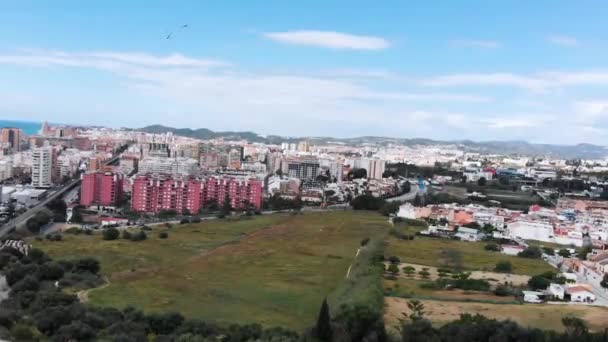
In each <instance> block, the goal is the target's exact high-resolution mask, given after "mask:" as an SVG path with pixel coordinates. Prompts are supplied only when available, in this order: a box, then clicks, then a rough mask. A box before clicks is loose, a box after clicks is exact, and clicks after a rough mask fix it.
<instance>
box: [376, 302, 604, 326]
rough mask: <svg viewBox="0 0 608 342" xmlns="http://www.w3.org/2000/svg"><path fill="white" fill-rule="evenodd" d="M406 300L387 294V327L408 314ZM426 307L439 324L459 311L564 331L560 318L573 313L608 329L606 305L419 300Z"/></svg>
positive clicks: (455, 315) (426, 313)
mask: <svg viewBox="0 0 608 342" xmlns="http://www.w3.org/2000/svg"><path fill="white" fill-rule="evenodd" d="M407 301H408V300H407V299H403V298H394V297H387V298H386V301H385V304H386V307H385V320H386V324H387V327H389V328H392V327H395V326H396V325H398V323H399V319H400V318H403V315H402V313H406V314H407V313H409V309H408V307H407ZM422 303H423V304H424V307H425V317H426V318H428V319H430V320H431V322H433V323H434V324H436V325H438V326H440V325H442V324H445V323H447V322H450V321H453V320H455V319H458V318H459V317H460V314H461V313H470V314H481V315H484V316H486V317H488V318H494V319H499V320H505V319H510V320H514V321H516V322H518V323H519V324H521V325H523V326H529V327H535V328H540V329H546V330H557V331H563V330H564V327H563V325H562V323H561V319H562V317H564V316H576V317H579V318H581V319H583V320H585V321H586V322H587V324H589V327H590V328H591V329H592V330H594V331H599V330H603V329H605V328H608V321H607V320H606V318H605V317H606V315H608V308H604V307H598V306H583V305H567V304H535V305H529V304H528V305H518V304H487V303H464V302H454V301H436V300H422Z"/></svg>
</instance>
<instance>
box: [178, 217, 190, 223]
mask: <svg viewBox="0 0 608 342" xmlns="http://www.w3.org/2000/svg"><path fill="white" fill-rule="evenodd" d="M179 223H180V224H188V223H190V220H189V219H187V218H183V219H181V221H179Z"/></svg>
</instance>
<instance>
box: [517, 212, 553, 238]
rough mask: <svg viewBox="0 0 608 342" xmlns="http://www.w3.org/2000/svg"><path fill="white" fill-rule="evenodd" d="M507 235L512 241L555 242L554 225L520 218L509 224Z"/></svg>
mask: <svg viewBox="0 0 608 342" xmlns="http://www.w3.org/2000/svg"><path fill="white" fill-rule="evenodd" d="M507 235H508V236H509V237H510V238H512V239H516V238H519V239H524V240H538V241H545V242H553V241H554V235H553V225H552V224H551V223H549V222H547V221H542V220H531V219H526V218H518V219H516V220H514V221H512V222H509V223H507Z"/></svg>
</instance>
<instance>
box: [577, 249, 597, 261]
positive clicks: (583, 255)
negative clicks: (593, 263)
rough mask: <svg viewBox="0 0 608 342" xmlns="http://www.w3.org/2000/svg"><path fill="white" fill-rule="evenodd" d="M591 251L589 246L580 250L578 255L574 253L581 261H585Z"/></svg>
mask: <svg viewBox="0 0 608 342" xmlns="http://www.w3.org/2000/svg"><path fill="white" fill-rule="evenodd" d="M592 249H593V247H591V246H585V247H583V248H581V250H580V251H579V252H578V253H576V255H577V256H578V258H579V259H581V260H587V255H588V254H589V253H591V251H592Z"/></svg>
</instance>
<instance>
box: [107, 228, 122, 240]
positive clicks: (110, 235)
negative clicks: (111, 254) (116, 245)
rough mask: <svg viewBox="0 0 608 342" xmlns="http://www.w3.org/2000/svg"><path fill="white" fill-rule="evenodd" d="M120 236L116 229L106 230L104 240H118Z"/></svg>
mask: <svg viewBox="0 0 608 342" xmlns="http://www.w3.org/2000/svg"><path fill="white" fill-rule="evenodd" d="M119 236H120V232H119V231H118V229H116V228H106V229H104V230H103V239H104V240H108V241H111V240H116V239H118V237H119Z"/></svg>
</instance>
